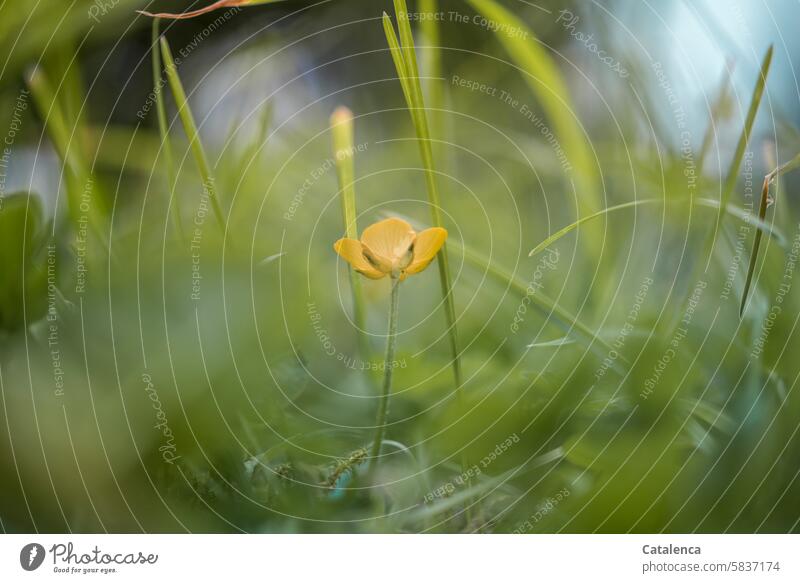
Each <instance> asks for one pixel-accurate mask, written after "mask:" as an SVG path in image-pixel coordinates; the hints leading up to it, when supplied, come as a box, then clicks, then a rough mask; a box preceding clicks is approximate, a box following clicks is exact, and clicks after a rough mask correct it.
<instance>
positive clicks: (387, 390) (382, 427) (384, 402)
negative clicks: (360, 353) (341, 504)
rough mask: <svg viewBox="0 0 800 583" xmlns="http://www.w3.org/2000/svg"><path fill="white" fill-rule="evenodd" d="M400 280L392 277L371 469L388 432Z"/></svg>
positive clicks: (370, 462) (376, 461) (376, 460)
mask: <svg viewBox="0 0 800 583" xmlns="http://www.w3.org/2000/svg"><path fill="white" fill-rule="evenodd" d="M399 300H400V280H399V279H398V278H392V299H391V305H390V306H389V333H388V335H387V336H386V361H385V363H384V365H385V367H386V368H385V371H384V373H383V393H382V394H381V402H380V405H378V418H377V421H376V423H375V441H373V442H372V453H371V455H370V460H369V465H370V469H372V468H374V467H375V466H376V465H377V464H378V456H379V455H380V453H381V445H382V444H383V436H384V434H385V433H386V417H387V416H388V414H389V396H390V395H391V393H392V373H393V372H394V366H393V364H392V363H394V354H395V349H396V348H397V314H398V311H399V310H398V306H399V305H400V301H399Z"/></svg>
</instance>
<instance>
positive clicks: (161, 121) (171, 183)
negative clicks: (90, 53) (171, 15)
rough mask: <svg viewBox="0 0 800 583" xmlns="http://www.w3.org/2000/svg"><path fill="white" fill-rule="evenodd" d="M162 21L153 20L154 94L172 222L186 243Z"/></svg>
mask: <svg viewBox="0 0 800 583" xmlns="http://www.w3.org/2000/svg"><path fill="white" fill-rule="evenodd" d="M160 22H161V20H160V19H158V18H154V19H153V32H152V51H153V93H154V94H155V96H156V116H157V118H158V134H159V136H160V137H161V150H162V151H163V152H164V166H165V167H166V169H167V181H168V188H169V196H170V207H172V221H173V222H174V223H175V230H176V231H177V232H178V237H180V239H181V241H185V236H184V233H183V225H182V224H181V209H180V205H179V204H178V201H177V200H176V196H177V191H176V186H177V183H178V179H177V176H176V173H175V163H174V161H173V157H172V143H171V142H170V139H169V126H168V125H167V108H166V107H165V105H164V93H163V91H162V90H161V81H162V77H161V49H160V47H159V38H160V37H161V33H160V32H159V23H160Z"/></svg>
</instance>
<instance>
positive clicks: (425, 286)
mask: <svg viewBox="0 0 800 583" xmlns="http://www.w3.org/2000/svg"><path fill="white" fill-rule="evenodd" d="M53 4H54V3H53V2H52V1H50V2H27V1H26V2H22V1H17V0H7V1H6V2H5V3H3V4H2V6H0V47H2V49H3V50H2V51H0V54H2V55H4V57H2V58H0V60H2V61H3V65H2V68H0V139H2V140H4V145H2V146H0V147H4V148H5V150H4V152H5V153H4V154H3V156H2V159H0V173H2V182H0V187H2V188H0V194H1V195H2V198H0V201H2V206H0V238H1V239H2V245H0V257H2V269H0V395H2V399H0V410H2V414H1V415H0V420H2V421H0V425H3V428H2V430H0V468H1V471H2V476H3V478H2V481H0V527H2V530H3V531H4V532H33V531H37V532H106V531H107V532H142V531H145V532H186V531H190V532H241V531H244V532H526V533H527V532H662V531H663V532H693V531H697V532H797V531H798V529H799V528H800V527H799V525H800V505H798V503H797V500H798V496H800V484H798V480H797V478H798V474H800V462H799V461H798V460H800V436H798V427H800V395H799V394H798V391H797V390H796V383H797V379H798V374H800V362H793V361H794V357H795V355H796V354H797V352H796V351H797V350H798V349H800V345H799V344H798V340H799V339H800V334H798V332H797V330H796V327H797V323H798V306H800V299H798V298H800V296H798V290H797V289H795V283H794V281H793V277H794V271H795V264H796V261H797V258H798V253H799V252H800V208H798V204H800V201H799V200H798V199H797V198H796V197H795V196H793V195H794V192H795V190H796V185H797V177H796V176H794V175H792V174H791V173H789V172H787V173H785V174H782V175H781V176H780V177H778V178H777V179H776V180H775V181H774V183H773V184H772V188H771V191H770V193H771V194H770V196H771V197H772V198H773V199H774V202H773V203H772V204H771V205H770V206H769V208H768V209H767V214H766V216H765V220H764V222H763V223H757V222H756V221H755V219H754V216H755V215H756V214H757V212H758V209H759V200H760V197H761V187H762V180H763V178H764V176H765V174H767V173H768V172H770V171H772V170H773V169H775V168H776V167H777V166H778V165H780V164H783V163H786V162H788V161H791V160H792V159H793V158H795V156H796V155H797V154H798V152H800V134H798V131H797V127H798V121H799V120H798V114H799V113H800V103H799V102H798V96H799V95H800V93H799V92H798V87H797V85H796V78H795V69H794V63H795V59H796V58H797V57H798V54H799V53H798V51H800V47H798V46H797V43H798V40H797V39H796V35H794V36H793V35H792V34H791V32H792V30H789V27H790V26H791V24H790V23H791V22H793V21H794V20H796V18H797V16H798V8H797V6H796V4H792V3H791V2H789V1H788V0H787V1H783V2H776V3H774V4H771V5H770V9H769V10H767V9H766V8H764V7H758V8H756V7H754V6H753V4H754V3H749V2H741V1H740V2H733V3H730V4H726V5H724V6H722V5H719V4H718V3H714V2H701V3H684V2H680V1H678V0H674V1H671V2H665V3H659V4H658V6H657V7H648V6H647V5H633V4H632V3H624V2H602V3H597V4H591V5H589V4H588V3H582V2H574V3H573V2H566V3H561V2H554V1H550V0H547V1H543V2H538V3H529V2H521V1H517V0H499V1H498V2H497V3H496V4H497V5H499V6H504V7H505V8H506V9H508V11H509V13H511V14H513V15H515V17H516V18H518V19H520V21H521V24H522V26H524V28H518V29H509V28H505V29H503V30H499V31H498V30H495V29H496V28H497V27H496V26H493V25H492V23H493V22H494V23H496V22H497V21H496V20H493V19H492V18H488V19H487V18H486V17H485V15H484V16H481V15H480V14H479V13H478V12H476V8H477V7H479V5H481V2H477V3H470V2H462V1H455V0H454V1H445V0H441V1H440V2H428V3H427V4H425V5H424V6H423V7H422V8H420V6H418V5H417V3H415V2H413V1H411V2H410V3H409V8H410V10H411V11H412V14H421V13H422V12H418V11H422V10H424V9H433V10H434V13H438V14H441V17H440V18H437V19H425V18H423V17H421V16H420V17H417V18H416V19H412V27H413V29H414V32H415V40H416V44H417V48H418V56H419V60H420V67H421V77H422V85H423V89H424V93H425V99H426V105H427V107H428V111H427V115H428V119H429V121H430V125H431V128H432V132H433V140H434V142H433V148H434V154H435V162H436V170H437V180H438V184H439V187H440V190H441V197H442V201H441V204H442V212H443V215H444V221H445V226H446V227H447V228H448V230H449V233H450V235H449V241H450V248H449V249H450V251H449V253H450V263H451V269H452V271H453V278H454V283H455V285H454V292H453V294H454V299H455V305H456V314H457V327H458V335H459V337H460V341H461V349H462V352H461V356H460V358H461V362H462V366H463V371H464V385H463V393H464V401H465V402H464V403H459V401H458V399H457V398H456V396H455V391H454V384H453V378H452V371H451V364H452V356H451V353H450V351H449V345H448V337H447V331H446V327H445V316H444V312H443V309H442V298H441V294H440V286H439V279H438V276H437V274H436V269H434V268H431V269H428V270H427V271H425V272H424V273H423V274H421V275H420V276H417V277H415V278H411V279H410V280H409V281H408V283H407V284H404V286H403V289H402V291H401V298H400V335H399V340H398V350H399V353H398V360H399V362H400V363H401V366H400V367H399V368H398V369H397V370H396V379H395V384H394V393H393V396H392V403H391V408H390V424H389V426H388V428H387V440H388V441H387V443H386V444H385V448H384V454H385V455H384V456H383V457H382V459H381V463H380V465H379V466H378V470H377V471H376V472H374V473H367V472H366V471H365V467H366V465H365V463H364V456H365V452H364V449H365V448H366V449H367V450H368V448H369V444H370V442H371V440H372V433H373V426H374V418H375V409H376V407H377V399H376V396H377V394H378V391H379V386H380V373H376V372H370V371H368V370H367V371H365V370H362V369H363V368H367V369H369V368H374V367H379V365H380V363H381V359H382V356H381V355H382V354H383V345H384V342H385V336H386V310H387V304H388V294H389V285H388V282H387V281H385V280H383V281H377V282H373V281H366V280H365V281H364V282H363V290H364V295H365V298H366V308H367V309H366V323H365V328H366V332H367V336H368V339H369V340H368V342H367V346H363V345H359V332H358V330H356V329H355V328H354V325H353V320H352V314H353V306H352V296H351V291H350V281H349V278H348V272H347V270H346V266H345V264H343V263H342V262H341V261H339V260H338V258H337V257H336V255H335V253H334V252H333V249H332V244H333V242H334V241H335V240H337V239H338V238H340V237H341V236H342V233H343V232H344V224H343V221H342V214H341V207H340V204H341V203H340V186H339V184H338V183H337V174H336V171H335V167H334V164H333V152H332V149H331V133H330V129H329V121H328V119H329V116H330V114H331V112H332V111H333V110H334V109H335V108H336V107H337V106H340V105H346V106H348V107H349V108H350V109H352V110H353V112H354V115H355V142H354V143H355V145H356V146H357V152H356V154H355V170H356V175H355V190H356V199H357V207H358V213H359V217H358V221H359V228H360V229H361V228H363V227H365V226H367V225H369V224H371V223H372V222H375V221H377V220H379V219H381V218H384V217H385V216H387V215H400V216H404V217H407V218H409V220H410V221H412V223H413V224H414V225H415V226H418V227H419V228H424V227H426V226H429V224H430V218H429V210H430V209H429V206H428V199H427V196H426V186H425V174H424V171H423V167H422V163H421V160H420V156H419V151H418V148H417V143H416V136H415V133H414V126H413V124H412V123H411V118H410V116H409V112H408V110H407V108H406V104H405V101H404V98H403V93H402V91H401V88H400V84H399V82H398V80H397V73H396V71H395V68H394V66H393V64H392V59H391V56H390V54H389V51H388V49H387V43H386V38H385V36H384V30H383V27H382V24H381V16H382V13H383V11H384V10H385V11H387V12H388V13H389V14H390V15H392V19H393V20H394V8H393V6H392V3H391V2H388V1H387V2H384V1H372V0H369V1H368V0H337V1H335V2H331V1H329V2H324V1H323V2H306V1H294V0H286V1H284V2H278V3H275V4H270V5H264V6H254V7H246V8H243V9H241V10H233V11H231V10H230V9H228V10H227V11H226V10H224V9H223V10H220V11H218V12H214V13H210V14H207V15H205V16H203V17H201V18H197V19H192V20H183V21H162V22H161V31H162V33H163V34H164V35H165V37H166V38H167V39H168V41H169V44H170V46H171V47H172V53H173V54H174V56H175V57H176V58H177V59H179V60H180V62H179V63H177V71H178V73H179V75H180V77H181V79H182V81H183V84H184V86H185V88H186V91H187V93H188V100H189V104H190V105H191V110H192V112H193V114H194V118H195V120H196V123H197V126H198V127H199V132H200V136H201V139H202V144H203V145H204V148H205V151H206V153H207V157H208V162H209V167H210V172H211V173H212V174H213V183H212V184H213V189H214V191H215V192H216V193H217V194H218V196H219V201H220V203H221V206H222V212H223V215H224V221H223V223H224V225H223V226H222V228H220V225H219V224H218V223H217V222H216V220H215V216H214V213H213V211H212V209H211V208H210V206H209V201H208V199H207V196H206V195H207V193H208V188H209V180H208V177H207V176H206V177H204V176H202V172H201V170H200V168H199V167H198V164H197V162H196V157H195V156H194V155H193V152H192V149H191V146H190V140H189V139H187V137H186V132H185V128H184V125H183V123H182V120H181V119H180V116H179V112H178V106H177V105H176V103H177V102H176V100H175V99H174V96H173V93H172V91H171V87H170V85H169V84H165V83H164V84H162V85H163V86H162V94H163V96H164V101H165V103H166V112H165V113H166V121H167V124H168V126H169V135H170V140H169V142H168V144H169V147H167V143H166V142H164V140H162V137H161V136H160V134H159V127H158V119H157V117H158V115H157V107H156V103H157V101H156V99H155V98H154V96H153V94H152V92H153V89H154V79H153V72H152V61H151V59H152V50H151V48H152V37H151V21H150V19H148V18H146V17H143V16H141V15H137V14H136V12H135V11H136V10H137V9H145V8H147V9H148V10H151V9H157V10H162V9H163V10H175V11H182V10H185V9H188V8H190V7H192V8H196V7H198V6H200V5H201V4H202V3H195V4H192V3H190V2H179V1H174V2H168V1H166V0H165V1H164V2H158V3H150V2H146V1H141V0H118V1H106V2H100V1H98V2H89V1H84V0H80V1H78V0H70V1H66V2H63V3H59V6H58V9H55V8H54V5H53ZM492 4H493V5H494V3H492ZM771 44H772V45H774V57H773V61H772V66H771V68H770V69H769V73H768V75H767V78H766V90H765V93H764V97H763V98H762V99H760V100H756V105H757V106H758V109H757V116H756V117H755V120H754V123H753V125H752V127H751V128H750V131H749V132H746V134H747V138H748V140H747V142H746V147H745V148H744V150H743V151H740V152H739V154H740V155H739V156H737V152H736V148H737V144H738V143H739V142H740V140H741V136H742V134H743V131H744V128H745V127H747V124H746V117H747V112H748V108H750V107H751V104H752V103H753V89H754V87H755V86H756V84H757V81H758V79H759V68H760V67H761V62H762V59H763V57H764V55H765V53H766V51H767V49H768V47H769V46H770V45H771ZM523 45H524V46H528V47H535V50H532V51H531V52H525V51H526V50H525V49H524V48H520V46H523ZM520 51H522V54H521V53H520ZM526 58H527V60H526ZM623 73H624V74H623ZM159 74H160V71H159ZM173 186H174V188H173ZM726 197H727V198H726ZM726 200H727V202H728V204H729V208H727V209H726V210H725V211H724V212H723V211H720V210H719V206H720V201H726ZM637 201H638V202H637ZM642 201H644V202H642ZM626 203H632V204H630V205H629V206H628V207H626V208H622V209H620V210H615V211H613V212H609V213H607V214H602V215H599V216H597V217H596V218H595V219H593V220H591V221H590V222H586V223H582V224H581V225H580V226H579V228H577V229H575V230H572V231H570V232H569V233H568V234H566V235H565V236H563V237H561V238H559V239H558V240H556V241H553V242H552V243H551V244H550V245H548V247H547V249H546V250H544V251H542V252H540V253H538V254H536V255H534V256H533V257H529V256H528V254H529V252H530V251H531V250H532V249H534V248H535V247H537V245H539V244H540V243H541V242H542V241H544V240H545V239H547V238H548V237H549V236H550V235H553V234H554V233H556V232H557V231H559V229H562V228H563V227H566V226H568V225H571V224H574V223H575V222H576V221H578V220H579V219H581V218H582V217H587V216H589V215H591V213H594V212H597V211H600V210H601V209H605V208H611V207H614V206H616V205H621V204H626ZM177 225H180V228H178V226H177ZM758 229H761V231H762V232H765V233H766V235H765V236H764V237H763V240H762V245H761V248H760V251H759V255H758V260H757V262H756V263H755V272H754V279H753V282H754V283H753V286H752V288H751V291H750V296H749V302H748V304H747V309H746V310H745V312H744V314H743V315H742V317H741V318H740V316H739V302H740V299H741V297H742V294H743V290H744V282H745V275H746V273H747V268H748V264H749V262H750V257H751V255H752V248H751V245H752V241H753V238H754V237H755V235H756V232H757V230H758ZM365 363H366V364H365Z"/></svg>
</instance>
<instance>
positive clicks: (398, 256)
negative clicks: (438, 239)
mask: <svg viewBox="0 0 800 583" xmlns="http://www.w3.org/2000/svg"><path fill="white" fill-rule="evenodd" d="M414 235H415V233H414V229H413V228H412V227H411V225H409V224H408V223H407V222H405V221H403V220H401V219H394V218H393V219H386V220H384V221H381V222H379V223H375V224H374V225H370V226H369V227H367V228H366V229H364V232H363V233H362V234H361V242H362V243H363V244H364V246H365V247H366V248H367V250H368V251H370V252H371V253H372V259H373V260H374V261H375V263H376V264H378V267H379V268H380V269H381V270H384V271H391V270H392V269H395V268H397V267H398V266H399V265H400V264H401V263H402V261H403V259H404V258H405V257H406V255H407V254H408V251H409V249H410V248H411V245H412V243H414Z"/></svg>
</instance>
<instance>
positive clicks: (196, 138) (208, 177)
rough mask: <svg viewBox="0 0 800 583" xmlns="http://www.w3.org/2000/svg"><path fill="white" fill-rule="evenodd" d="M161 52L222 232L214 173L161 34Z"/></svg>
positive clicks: (176, 102)
mask: <svg viewBox="0 0 800 583" xmlns="http://www.w3.org/2000/svg"><path fill="white" fill-rule="evenodd" d="M161 54H162V56H163V57H164V65H165V69H166V71H167V79H168V80H169V85H170V88H171V89H172V97H173V98H174V99H175V104H176V105H177V106H178V115H180V118H181V123H182V124H183V129H184V131H185V132H186V137H187V138H189V145H190V147H191V149H192V155H193V156H194V159H195V162H196V164H197V168H198V170H199V172H200V178H202V180H203V190H204V192H205V194H206V195H207V196H208V198H209V200H210V201H211V207H212V208H213V209H214V215H215V216H216V218H217V223H219V227H220V229H222V231H223V232H224V231H225V218H224V216H223V214H222V207H221V206H220V204H219V198H218V197H217V189H216V182H215V179H214V175H213V174H212V172H211V166H210V165H209V163H208V157H207V156H206V151H205V148H204V147H203V142H202V141H201V140H200V132H198V131H197V124H196V123H195V121H194V115H193V114H192V109H191V107H190V106H189V100H188V99H187V98H186V91H184V89H183V83H182V82H181V78H180V76H179V75H178V68H177V67H176V66H175V60H174V59H173V58H172V51H171V50H170V48H169V43H168V42H167V39H166V38H164V37H163V36H162V37H161Z"/></svg>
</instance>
